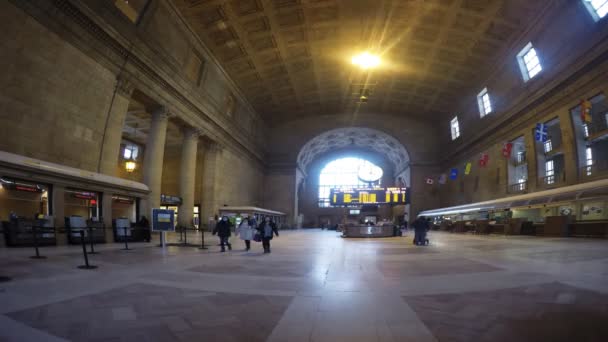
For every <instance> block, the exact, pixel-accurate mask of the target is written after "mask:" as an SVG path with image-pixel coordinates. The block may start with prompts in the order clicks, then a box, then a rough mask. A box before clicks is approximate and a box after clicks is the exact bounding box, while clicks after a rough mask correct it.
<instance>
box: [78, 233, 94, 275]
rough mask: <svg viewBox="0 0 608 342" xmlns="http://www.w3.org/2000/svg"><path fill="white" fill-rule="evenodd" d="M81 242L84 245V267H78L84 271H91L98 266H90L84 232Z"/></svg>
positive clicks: (81, 234)
mask: <svg viewBox="0 0 608 342" xmlns="http://www.w3.org/2000/svg"><path fill="white" fill-rule="evenodd" d="M80 242H81V243H82V254H83V255H84V265H80V266H78V268H80V269H82V270H91V269H94V268H97V266H93V265H89V256H88V255H87V244H86V242H85V241H84V230H80Z"/></svg>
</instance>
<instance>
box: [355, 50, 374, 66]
mask: <svg viewBox="0 0 608 342" xmlns="http://www.w3.org/2000/svg"><path fill="white" fill-rule="evenodd" d="M352 62H353V64H354V65H358V66H359V67H360V68H361V69H371V68H375V67H377V66H378V65H380V57H378V56H376V55H373V54H370V53H369V52H363V53H360V54H358V55H356V56H353V59H352Z"/></svg>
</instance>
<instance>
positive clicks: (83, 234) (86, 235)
mask: <svg viewBox="0 0 608 342" xmlns="http://www.w3.org/2000/svg"><path fill="white" fill-rule="evenodd" d="M106 229H107V230H113V231H118V229H122V230H123V233H124V236H123V238H124V243H125V246H124V248H121V250H124V251H130V250H133V249H132V248H129V244H128V240H129V238H128V237H129V235H128V234H127V233H128V232H130V233H131V234H133V232H135V231H147V232H151V231H150V229H149V228H144V227H121V228H115V227H103V228H101V227H90V226H87V227H39V226H32V235H33V247H34V250H35V255H32V256H30V258H32V259H46V258H47V257H46V256H44V255H41V254H40V246H41V245H40V238H41V237H43V236H45V234H55V237H56V236H57V234H70V235H71V234H74V237H75V235H76V234H77V235H78V237H79V240H80V245H81V246H82V255H83V258H84V265H79V266H78V268H79V269H86V270H91V269H96V268H98V266H96V265H91V264H90V263H89V254H99V252H98V251H95V236H94V232H95V231H100V230H102V231H105V230H106ZM178 230H179V233H180V241H182V242H179V243H173V244H169V245H172V246H181V247H198V249H207V247H206V246H205V229H204V228H202V227H201V228H200V229H196V228H188V227H179V228H178ZM188 231H191V232H192V231H194V232H198V233H200V234H201V242H200V245H199V244H198V243H197V244H192V243H188ZM148 241H149V240H148ZM87 243H88V244H89V246H90V251H87ZM11 280H12V278H11V277H8V276H4V275H0V283H1V282H7V281H11Z"/></svg>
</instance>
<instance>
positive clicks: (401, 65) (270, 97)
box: [173, 0, 551, 125]
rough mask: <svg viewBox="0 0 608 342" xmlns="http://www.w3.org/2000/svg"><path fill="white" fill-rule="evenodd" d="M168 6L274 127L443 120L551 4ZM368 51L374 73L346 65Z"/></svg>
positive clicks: (493, 0)
mask: <svg viewBox="0 0 608 342" xmlns="http://www.w3.org/2000/svg"><path fill="white" fill-rule="evenodd" d="M173 1H174V2H175V3H176V5H177V7H178V8H179V9H180V11H181V12H182V14H183V15H184V17H185V18H186V20H187V21H188V22H189V24H190V25H191V27H192V28H193V29H194V31H195V32H196V33H197V34H198V35H199V36H200V37H201V39H202V40H203V41H204V42H205V43H206V45H207V46H208V47H209V48H210V49H211V51H212V52H213V53H214V54H215V56H216V57H217V58H218V60H219V61H220V63H222V65H223V67H224V68H225V69H226V70H227V71H228V73H229V74H230V75H231V77H232V78H233V79H234V81H235V82H236V84H237V85H238V86H239V87H240V88H241V89H242V90H243V92H244V94H245V95H246V96H247V98H248V99H249V101H250V102H251V103H252V105H253V106H254V107H255V109H256V110H257V111H258V112H259V113H260V115H262V116H263V117H264V118H265V119H266V120H267V121H268V123H269V124H271V125H272V124H276V123H280V122H282V121H286V120H290V119H294V118H297V117H302V116H311V115H324V114H352V115H356V113H361V112H383V113H391V114H395V115H408V116H415V117H420V118H421V119H425V118H426V119H429V118H435V117H436V115H443V114H445V113H448V112H450V111H451V110H453V108H454V106H455V105H456V103H457V101H458V99H459V97H461V96H474V95H475V94H476V93H477V92H475V91H478V90H480V89H481V88H482V84H480V82H481V81H483V75H487V74H488V72H490V69H491V67H492V66H493V65H494V64H495V63H496V62H497V58H498V57H499V56H500V55H501V53H504V52H505V51H506V50H507V48H508V47H509V46H510V44H511V43H512V42H513V40H514V38H516V37H517V36H518V34H519V33H521V32H522V31H523V30H525V29H526V24H527V23H529V22H530V20H533V18H535V17H536V16H537V15H538V13H539V10H540V9H542V7H543V6H546V5H547V4H548V3H550V2H551V0H539V1H530V0H392V1H391V0H366V1H363V0H233V1H229V0H173ZM365 50H367V51H370V52H375V53H379V54H380V55H381V58H382V64H381V66H380V67H379V68H377V69H375V70H374V71H373V72H369V73H367V72H362V71H361V70H359V69H357V68H356V67H355V66H353V65H352V64H351V63H350V59H351V57H352V56H353V55H354V54H356V53H358V52H361V51H365ZM362 91H363V92H364V93H365V94H369V100H368V101H367V102H366V103H360V95H361V92H362Z"/></svg>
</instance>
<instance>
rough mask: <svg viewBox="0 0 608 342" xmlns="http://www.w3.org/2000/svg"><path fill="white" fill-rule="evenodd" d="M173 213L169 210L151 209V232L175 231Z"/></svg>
mask: <svg viewBox="0 0 608 342" xmlns="http://www.w3.org/2000/svg"><path fill="white" fill-rule="evenodd" d="M174 223H175V212H174V211H173V210H169V209H152V230H153V231H160V232H172V231H175V224H174Z"/></svg>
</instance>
